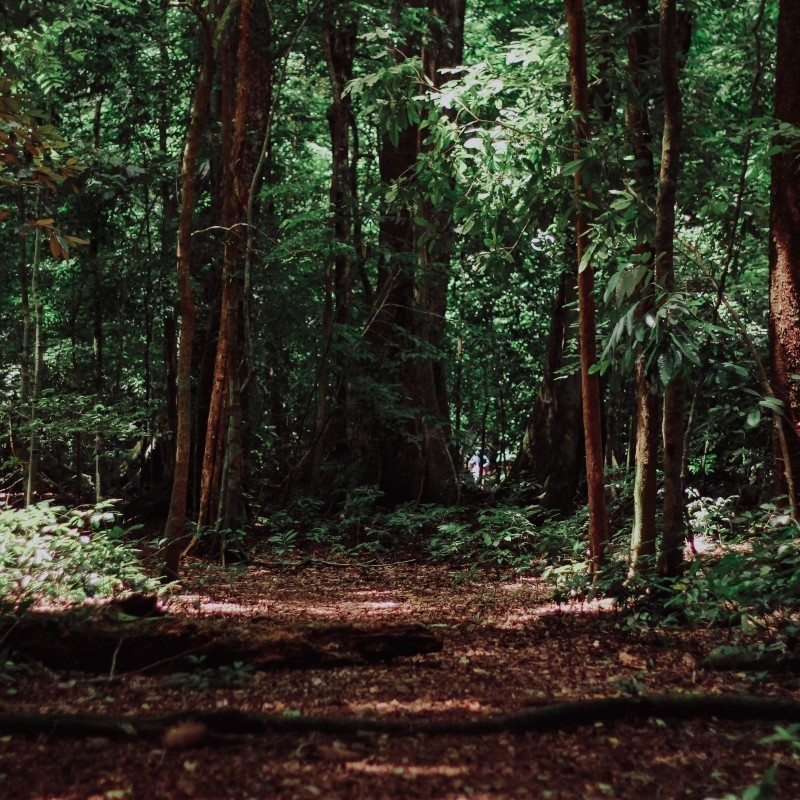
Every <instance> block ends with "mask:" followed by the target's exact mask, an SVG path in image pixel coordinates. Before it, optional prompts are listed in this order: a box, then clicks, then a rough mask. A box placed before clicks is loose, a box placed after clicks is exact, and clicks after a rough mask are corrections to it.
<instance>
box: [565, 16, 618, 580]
mask: <svg viewBox="0 0 800 800" xmlns="http://www.w3.org/2000/svg"><path fill="white" fill-rule="evenodd" d="M565 2H566V10H567V25H568V28H569V63H570V81H571V85H572V106H573V108H574V109H575V111H576V112H577V116H576V118H575V135H576V138H577V140H578V144H577V146H576V152H575V158H576V159H577V158H579V157H580V152H581V146H582V145H583V144H584V143H585V142H587V141H588V139H589V100H588V90H587V77H586V18H585V16H584V9H583V0H565ZM574 185H575V200H576V220H575V235H576V243H577V251H578V253H577V255H578V265H579V266H578V307H579V313H580V322H579V334H580V351H581V392H582V395H583V431H584V441H585V448H586V477H587V483H588V489H589V550H590V555H591V559H592V568H593V569H594V570H596V569H597V568H598V567H599V566H600V564H601V563H602V560H603V554H604V550H605V544H606V540H607V539H608V519H607V515H606V496H605V485H604V476H603V434H602V416H601V412H600V381H599V379H598V376H597V373H592V371H591V370H592V368H593V367H594V365H595V364H596V363H597V341H596V339H597V331H596V323H595V301H594V270H593V269H592V265H591V263H590V259H588V258H587V259H586V263H584V260H585V259H584V256H585V255H586V253H587V249H588V246H589V220H588V214H589V211H588V209H587V207H586V203H587V202H590V200H591V190H590V189H587V188H586V187H585V186H584V183H583V174H582V171H581V170H577V171H576V172H575V175H574Z"/></svg>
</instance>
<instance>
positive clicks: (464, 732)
mask: <svg viewBox="0 0 800 800" xmlns="http://www.w3.org/2000/svg"><path fill="white" fill-rule="evenodd" d="M648 718H658V719H662V720H668V719H669V720H687V719H695V718H714V719H717V720H736V721H747V722H753V721H768V722H779V721H780V722H800V702H797V701H792V700H779V699H775V698H769V697H752V696H740V695H699V694H690V695H650V696H643V697H611V698H602V699H593V700H574V701H570V702H563V703H553V704H550V705H546V706H539V707H537V708H532V709H526V710H525V711H520V712H515V713H512V714H502V715H499V716H493V717H484V718H478V719H471V720H452V721H450V720H428V719H405V720H396V719H376V718H359V717H333V716H331V717H324V716H299V717H294V716H283V715H279V714H251V713H245V712H241V711H182V712H180V713H176V714H168V715H165V716H160V717H99V716H85V715H84V716H81V715H69V714H62V715H59V714H10V713H0V734H3V735H9V734H11V735H23V736H39V735H45V736H48V737H103V738H108V739H136V738H143V739H154V738H155V739H157V738H162V739H163V740H164V741H166V740H167V738H166V737H168V738H169V740H171V741H172V742H173V744H174V743H176V742H177V743H178V746H179V743H180V741H181V737H180V736H179V735H178V734H179V732H180V730H181V728H185V729H186V731H187V734H188V732H189V731H191V735H187V737H186V739H185V740H184V741H186V743H187V745H189V744H191V745H195V744H199V743H200V742H201V741H206V740H211V741H213V740H214V739H217V740H220V741H229V738H230V737H231V736H243V735H259V734H264V733H268V732H277V733H295V734H296V733H311V732H317V733H326V734H335V735H355V734H361V733H375V734H386V735H389V736H419V735H427V736H438V735H458V736H484V735H490V734H497V733H505V732H508V733H517V734H522V733H530V732H545V731H550V730H562V729H569V728H574V727H578V726H581V725H596V724H597V723H600V722H603V723H607V722H615V721H625V722H635V721H641V720H644V719H648Z"/></svg>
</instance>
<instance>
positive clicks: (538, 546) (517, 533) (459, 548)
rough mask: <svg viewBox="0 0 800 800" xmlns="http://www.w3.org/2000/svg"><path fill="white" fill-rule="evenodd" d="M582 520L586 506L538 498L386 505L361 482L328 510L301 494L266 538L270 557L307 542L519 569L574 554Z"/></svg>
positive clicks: (274, 519)
mask: <svg viewBox="0 0 800 800" xmlns="http://www.w3.org/2000/svg"><path fill="white" fill-rule="evenodd" d="M584 527H585V514H579V515H578V516H577V517H573V518H570V519H566V520H564V519H558V518H557V517H555V516H554V515H552V514H551V513H550V512H548V511H546V510H544V509H542V508H541V507H540V506H537V505H524V504H515V503H507V504H494V505H484V506H480V507H468V506H460V507H448V506H441V505H434V504H419V503H407V504H404V505H401V506H398V507H396V508H393V509H386V508H384V507H382V506H381V504H380V495H379V493H378V492H377V491H375V490H374V489H371V488H365V489H361V490H357V491H355V492H354V493H353V494H352V495H351V496H350V497H349V498H348V499H347V500H346V501H345V502H344V503H343V504H342V505H341V507H339V508H337V509H336V510H334V511H330V510H329V511H327V512H326V511H325V510H324V509H323V508H322V504H321V503H320V502H318V501H315V500H310V499H308V498H303V499H301V500H299V501H298V502H296V503H295V504H294V505H293V506H291V507H289V508H287V509H285V510H281V511H278V512H276V513H274V514H272V515H271V516H270V517H269V520H268V522H267V535H266V537H265V542H266V549H267V550H268V552H269V553H270V554H272V555H273V556H276V557H282V556H287V555H289V554H292V553H297V552H301V551H305V550H306V549H307V548H309V547H312V548H313V547H319V548H322V549H324V550H326V551H327V552H330V553H333V554H338V555H344V556H349V557H352V558H358V557H365V556H369V557H376V556H378V555H386V554H402V553H408V552H412V553H413V554H414V555H415V557H416V558H418V559H422V560H428V561H433V562H449V563H452V564H454V565H457V566H460V567H464V566H466V567H468V568H469V567H474V568H475V569H480V568H490V569H502V570H512V571H515V572H517V573H522V572H527V571H529V570H531V569H532V568H534V567H535V566H536V565H540V564H542V563H543V561H544V562H548V563H553V562H559V563H560V562H561V561H563V560H565V559H574V558H576V557H577V555H578V553H579V552H581V551H582V549H583V548H584V547H585V544H584V543H583V541H582V540H583V538H584V536H583V534H582V533H581V532H580V531H581V529H582V528H584ZM576 528H577V529H578V534H577V535H576V533H575V530H576Z"/></svg>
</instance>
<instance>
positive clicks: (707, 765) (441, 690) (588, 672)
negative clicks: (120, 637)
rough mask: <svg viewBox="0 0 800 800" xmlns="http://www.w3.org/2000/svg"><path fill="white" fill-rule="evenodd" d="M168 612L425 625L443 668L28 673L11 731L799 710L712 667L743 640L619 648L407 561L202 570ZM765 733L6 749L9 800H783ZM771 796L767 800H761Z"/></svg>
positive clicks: (640, 732)
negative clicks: (103, 724) (772, 703)
mask: <svg viewBox="0 0 800 800" xmlns="http://www.w3.org/2000/svg"><path fill="white" fill-rule="evenodd" d="M167 610H168V611H169V612H170V613H171V614H175V615H180V616H184V617H194V618H206V617H208V618H216V619H222V620H225V621H226V622H228V623H229V624H230V625H231V626H234V625H241V624H246V623H247V621H248V620H252V619H253V618H257V621H258V622H259V623H264V622H269V624H270V625H273V626H275V628H283V627H287V628H297V627H298V626H301V627H302V628H304V629H312V628H318V627H325V626H331V625H343V624H349V625H352V626H355V627H358V628H367V629H369V628H371V627H375V628H382V627H383V628H385V627H387V626H394V625H407V624H409V623H422V624H424V625H426V626H428V628H429V629H430V630H431V631H432V632H435V634H436V635H437V636H438V637H440V638H441V641H442V645H443V646H442V649H441V651H439V652H433V653H421V654H418V655H413V656H403V657H400V658H397V659H395V660H394V661H392V662H390V663H381V664H370V665H366V666H364V665H355V666H353V665H351V666H341V667H332V668H309V669H298V668H293V669H278V670H270V671H253V670H250V669H248V666H247V665H246V664H242V665H236V664H232V665H223V666H217V667H210V666H205V665H204V664H203V663H202V661H199V662H197V664H196V667H195V668H194V669H193V670H190V671H188V670H187V671H182V672H180V673H177V674H176V673H173V674H166V675H164V674H157V675H152V674H144V673H141V672H137V673H131V674H127V675H117V676H115V677H114V678H112V679H111V680H105V679H103V678H102V677H98V676H91V675H87V674H85V673H79V672H65V671H55V672H51V673H39V674H32V675H20V677H19V679H18V681H17V683H16V686H15V688H16V690H17V693H16V694H14V695H9V696H6V697H5V699H4V701H3V704H2V706H3V711H4V712H5V713H11V712H17V713H23V712H38V713H49V714H96V715H102V716H106V717H112V716H131V717H141V716H156V715H163V714H168V713H171V712H179V711H182V710H185V709H198V710H205V711H231V710H240V711H244V712H249V713H266V714H276V713H277V714H285V715H287V716H290V717H294V716H297V715H304V716H305V715H319V716H326V717H331V716H336V717H347V718H358V717H369V718H385V719H387V720H398V719H427V720H430V719H437V720H453V721H455V720H467V719H479V718H485V717H490V716H496V715H498V714H503V713H509V712H518V711H524V710H525V709H531V708H534V707H537V706H541V705H545V704H547V703H553V702H561V701H566V700H575V699H588V698H601V697H613V696H619V695H623V696H624V695H628V694H642V693H648V694H649V693H653V694H664V693H703V694H718V693H725V694H739V695H744V696H753V695H756V696H765V697H774V698H786V699H794V700H800V686H799V685H798V681H797V680H796V678H795V679H794V680H793V678H792V676H790V675H786V674H778V673H775V674H769V675H764V674H761V675H754V674H753V673H736V672H719V671H713V670H708V669H704V668H703V667H702V666H701V662H702V659H703V658H704V657H705V656H706V655H708V653H709V652H710V651H711V650H712V649H713V648H714V647H716V646H719V645H721V644H724V643H725V642H726V641H727V640H729V638H730V631H724V630H703V631H687V630H682V629H675V630H670V631H642V630H641V629H637V630H626V628H625V624H624V618H623V616H621V615H620V614H619V613H617V612H615V611H614V610H613V609H612V608H611V606H610V604H606V603H586V604H574V605H570V606H565V605H556V604H553V603H552V602H550V601H549V600H548V598H547V590H546V588H545V587H544V586H543V585H542V584H541V582H539V581H538V580H536V579H529V578H523V579H517V580H508V581H502V580H497V579H496V576H494V575H492V576H482V575H480V574H477V573H473V572H468V573H459V572H456V571H453V570H452V569H450V568H446V567H442V566H421V565H418V564H412V563H396V564H388V565H373V564H369V565H365V566H355V567H350V566H333V565H330V564H325V563H319V564H316V565H315V564H314V563H313V562H310V563H309V562H304V563H300V564H299V565H298V566H296V567H292V566H283V567H280V566H276V565H274V564H271V565H266V564H263V565H260V566H257V565H253V566H248V567H246V568H241V569H237V568H235V567H234V568H231V567H229V568H227V569H223V568H208V567H207V566H198V567H195V568H191V567H190V568H189V569H188V570H187V576H186V578H185V580H184V581H183V584H182V588H181V590H180V592H179V593H177V594H176V595H175V596H173V598H172V599H171V600H170V601H169V603H168V605H167ZM774 729H775V725H774V724H771V723H752V722H746V723H742V722H720V721H717V720H713V719H712V720H700V719H698V720H691V721H673V720H668V721H662V720H658V719H649V720H646V721H642V722H638V723H631V722H610V723H604V724H595V725H589V726H582V727H578V728H573V729H571V730H569V729H567V730H563V731H562V730H559V731H554V732H549V733H528V734H524V735H518V734H511V733H500V734H491V735H484V736H477V737H476V736H473V737H463V736H453V735H436V736H423V735H417V736H404V737H392V736H387V735H382V734H375V733H355V734H353V735H328V734H322V733H317V732H311V733H308V732H306V733H273V732H270V733H267V734H262V735H258V736H253V735H243V736H221V737H220V736H216V737H203V736H202V735H201V736H200V737H198V738H199V741H198V740H194V741H193V737H192V735H191V733H189V735H188V736H187V738H186V740H185V741H184V740H182V739H181V737H180V736H178V737H177V740H175V741H173V740H171V739H169V738H166V739H164V740H162V741H160V742H159V741H155V742H154V741H148V740H146V739H136V740H128V741H110V740H109V739H107V738H105V737H97V736H96V737H90V738H88V739H87V738H82V739H68V738H63V739H62V738H55V737H53V738H48V737H47V736H41V737H39V739H38V740H34V739H30V738H24V737H21V736H19V735H10V736H9V735H4V736H2V738H0V756H1V757H2V759H3V761H2V765H0V772H2V773H4V775H3V778H2V781H0V796H2V797H4V798H19V800H24V799H30V800H33V799H34V798H36V799H37V800H44V799H45V798H56V797H57V798H59V800H89V798H91V800H96V799H98V800H99V798H108V800H113V799H114V798H142V800H144V798H170V800H173V799H175V798H179V799H182V798H206V799H207V800H217V799H219V800H222V798H231V800H233V798H236V799H237V800H239V798H241V799H242V800H244V798H268V797H280V798H313V797H325V798H392V800H394V799H395V798H397V799H398V800H399V799H400V798H407V797H424V798H443V799H444V798H446V799H447V800H455V799H456V798H482V799H483V800H490V799H492V800H494V799H495V798H497V799H498V800H499V798H509V797H535V798H556V799H558V800H566V799H567V798H606V797H611V798H625V799H628V798H630V799H631V800H632V799H633V798H661V799H662V800H666V799H667V798H678V797H681V798H684V797H691V798H701V800H702V799H704V798H723V797H725V796H726V795H727V794H728V793H730V792H734V791H739V792H740V791H742V790H743V789H744V787H746V786H748V785H751V784H753V783H756V782H758V781H760V780H761V777H762V775H763V774H764V773H765V772H766V771H767V770H768V769H769V768H770V767H771V765H772V764H774V763H775V762H776V761H778V760H780V761H781V766H780V767H779V768H778V770H777V773H776V775H777V785H776V790H775V791H776V793H775V796H776V797H780V798H787V800H791V798H796V797H799V796H800V763H798V761H797V760H793V755H792V752H791V749H790V746H789V745H787V744H786V743H779V742H774V743H770V744H763V743H759V742H760V740H762V739H763V738H764V737H767V736H769V735H771V734H772V733H773V732H774ZM760 796H763V797H767V796H770V795H767V794H764V795H760Z"/></svg>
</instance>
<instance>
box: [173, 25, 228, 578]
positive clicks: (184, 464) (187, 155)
mask: <svg viewBox="0 0 800 800" xmlns="http://www.w3.org/2000/svg"><path fill="white" fill-rule="evenodd" d="M198 13H199V12H198ZM201 24H202V26H203V31H204V34H205V54H204V60H203V66H202V68H201V70H200V75H199V77H198V80H197V87H196V89H195V95H194V101H193V104H192V117H191V121H190V122H189V130H188V132H187V135H186V142H185V144H184V148H183V159H182V162H181V211H180V219H179V222H178V249H177V279H178V293H179V296H180V311H181V332H180V344H179V349H178V374H177V385H178V395H177V411H178V427H177V433H176V436H175V474H174V477H173V481H172V498H171V500H170V507H169V515H168V517H167V525H166V532H165V537H166V540H167V546H166V554H165V562H164V570H163V572H164V577H165V578H167V579H169V580H176V579H177V578H178V567H179V563H180V555H181V550H182V549H183V541H184V538H185V534H184V524H185V521H186V495H187V490H188V485H189V464H190V458H191V424H192V395H191V373H192V348H193V344H194V332H195V326H196V322H197V307H196V305H195V302H194V293H193V291H192V283H191V245H192V216H193V214H194V207H195V191H196V185H195V184H196V172H197V156H198V153H199V150H200V140H201V137H202V135H203V130H204V129H205V125H206V120H207V117H208V101H209V98H210V96H211V87H212V81H213V77H214V71H215V69H216V64H215V60H214V46H213V42H212V36H211V31H210V28H209V24H208V20H207V19H206V18H205V17H202V16H201Z"/></svg>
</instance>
